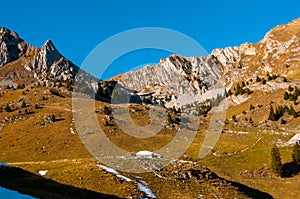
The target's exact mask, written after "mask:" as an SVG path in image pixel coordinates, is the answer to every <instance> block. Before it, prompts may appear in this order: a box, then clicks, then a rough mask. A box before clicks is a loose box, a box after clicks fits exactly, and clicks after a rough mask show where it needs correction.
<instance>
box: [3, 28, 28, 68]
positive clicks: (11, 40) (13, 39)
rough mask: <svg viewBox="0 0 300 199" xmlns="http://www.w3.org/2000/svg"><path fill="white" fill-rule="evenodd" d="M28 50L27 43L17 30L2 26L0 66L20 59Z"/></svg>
mask: <svg viewBox="0 0 300 199" xmlns="http://www.w3.org/2000/svg"><path fill="white" fill-rule="evenodd" d="M26 50H27V44H26V43H25V42H24V41H23V40H22V39H21V38H19V36H18V34H17V33H16V32H14V31H11V30H9V29H7V28H4V27H1V28H0V67H1V66H4V65H5V64H7V63H9V62H11V61H14V60H16V59H18V58H19V57H20V56H22V55H23V54H24V53H25V52H26Z"/></svg>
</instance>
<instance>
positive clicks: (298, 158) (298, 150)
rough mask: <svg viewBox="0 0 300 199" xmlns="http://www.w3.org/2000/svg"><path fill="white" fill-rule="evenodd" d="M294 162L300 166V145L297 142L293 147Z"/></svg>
mask: <svg viewBox="0 0 300 199" xmlns="http://www.w3.org/2000/svg"><path fill="white" fill-rule="evenodd" d="M292 157H293V162H294V163H295V164H297V165H298V166H300V145H299V144H298V143H296V144H295V145H294V147H293V154H292Z"/></svg>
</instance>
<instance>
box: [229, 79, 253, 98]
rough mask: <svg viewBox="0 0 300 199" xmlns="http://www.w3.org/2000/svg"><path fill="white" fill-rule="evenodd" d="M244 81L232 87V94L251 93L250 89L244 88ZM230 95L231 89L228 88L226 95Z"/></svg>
mask: <svg viewBox="0 0 300 199" xmlns="http://www.w3.org/2000/svg"><path fill="white" fill-rule="evenodd" d="M245 86H246V83H245V82H244V81H243V82H242V83H241V84H240V83H237V85H236V86H235V87H234V88H233V90H234V95H235V96H238V95H243V94H245V93H247V94H248V95H250V94H251V93H252V91H251V90H250V89H249V88H245ZM230 95H232V91H231V90H229V91H228V92H226V96H230Z"/></svg>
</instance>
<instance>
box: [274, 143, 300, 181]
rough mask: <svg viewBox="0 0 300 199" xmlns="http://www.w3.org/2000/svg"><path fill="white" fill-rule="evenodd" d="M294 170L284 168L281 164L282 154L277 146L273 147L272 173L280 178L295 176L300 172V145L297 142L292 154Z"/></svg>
mask: <svg viewBox="0 0 300 199" xmlns="http://www.w3.org/2000/svg"><path fill="white" fill-rule="evenodd" d="M292 158H293V161H292V163H293V164H294V168H292V167H284V166H283V164H282V162H281V157H280V152H279V149H278V147H277V146H275V145H274V146H273V148H272V151H271V170H272V172H273V173H274V174H275V175H277V176H280V177H288V176H290V177H291V176H293V175H294V174H296V173H298V172H299V171H300V145H299V143H298V142H296V143H295V144H294V146H293V153H292Z"/></svg>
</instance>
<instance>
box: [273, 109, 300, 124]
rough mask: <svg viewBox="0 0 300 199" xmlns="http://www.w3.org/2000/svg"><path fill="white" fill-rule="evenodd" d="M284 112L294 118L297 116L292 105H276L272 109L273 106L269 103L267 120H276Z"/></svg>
mask: <svg viewBox="0 0 300 199" xmlns="http://www.w3.org/2000/svg"><path fill="white" fill-rule="evenodd" d="M284 113H288V114H289V115H292V116H293V117H294V118H297V117H299V113H298V112H296V110H295V109H294V108H293V107H292V106H290V107H288V106H286V105H285V106H281V105H279V106H277V108H276V109H274V108H273V106H272V105H271V106H270V112H269V117H268V120H271V121H278V120H279V119H280V118H281V117H282V116H283V114H284ZM282 122H283V121H282ZM283 123H284V122H283Z"/></svg>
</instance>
